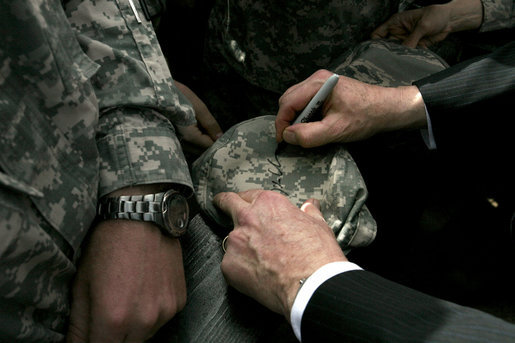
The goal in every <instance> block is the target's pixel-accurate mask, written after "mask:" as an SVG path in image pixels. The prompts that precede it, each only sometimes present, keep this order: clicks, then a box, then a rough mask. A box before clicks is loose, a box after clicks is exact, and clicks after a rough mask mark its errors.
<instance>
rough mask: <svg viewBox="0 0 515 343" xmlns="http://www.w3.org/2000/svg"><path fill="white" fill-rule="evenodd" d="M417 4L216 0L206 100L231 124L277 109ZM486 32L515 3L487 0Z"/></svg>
mask: <svg viewBox="0 0 515 343" xmlns="http://www.w3.org/2000/svg"><path fill="white" fill-rule="evenodd" d="M410 2H412V1H407V0H405V1H397V0H389V1H378V0H368V1H356V0H346V1H319V0H303V1H281V2H280V4H278V3H277V2H274V1H272V0H268V1H267V0H261V1H251V0H216V1H215V4H214V7H213V10H212V12H211V16H210V19H209V30H208V35H207V42H206V51H205V67H206V68H205V69H206V70H205V71H204V75H205V76H206V79H207V81H206V86H205V88H206V89H205V94H203V97H204V99H205V101H206V102H207V103H208V106H209V107H210V109H211V111H212V112H213V114H214V115H215V117H217V119H219V121H220V122H221V125H222V126H223V127H224V128H225V129H227V128H228V127H230V126H232V125H234V124H235V123H237V122H239V121H241V120H244V119H248V118H250V117H254V116H258V115H266V114H275V112H276V109H277V100H278V98H279V96H280V95H281V94H282V93H283V92H284V91H285V90H286V89H287V88H288V87H290V86H292V85H293V84H295V83H298V82H300V81H302V80H304V79H305V78H306V77H308V76H309V75H311V74H312V73H313V72H314V71H316V70H317V69H320V68H328V66H329V65H330V64H332V65H334V62H335V59H337V58H338V57H339V56H340V55H342V54H343V53H346V52H347V51H348V50H349V49H350V48H351V47H353V46H355V45H356V44H357V43H361V42H363V41H364V40H367V39H369V38H370V34H371V33H372V31H373V30H374V29H375V28H376V27H377V26H379V25H380V24H381V23H382V22H384V21H385V20H386V19H388V18H389V17H390V16H391V15H392V14H394V13H396V12H398V11H399V10H402V9H403V8H405V7H407V6H408V5H409V3H410ZM483 3H484V8H485V22H484V24H483V27H482V29H481V30H493V29H497V28H502V27H507V26H508V25H509V23H510V21H513V15H511V16H510V13H513V1H512V0H483Z"/></svg>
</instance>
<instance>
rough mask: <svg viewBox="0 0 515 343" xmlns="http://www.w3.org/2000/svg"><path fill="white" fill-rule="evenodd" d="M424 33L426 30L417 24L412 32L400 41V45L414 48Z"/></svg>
mask: <svg viewBox="0 0 515 343" xmlns="http://www.w3.org/2000/svg"><path fill="white" fill-rule="evenodd" d="M425 35H426V31H425V30H424V29H422V28H421V27H420V25H417V26H416V27H415V29H414V30H413V32H411V34H410V35H409V36H408V37H406V39H405V40H404V41H403V42H402V45H405V46H407V47H410V48H416V47H417V45H418V42H419V41H420V39H422V37H424V36H425Z"/></svg>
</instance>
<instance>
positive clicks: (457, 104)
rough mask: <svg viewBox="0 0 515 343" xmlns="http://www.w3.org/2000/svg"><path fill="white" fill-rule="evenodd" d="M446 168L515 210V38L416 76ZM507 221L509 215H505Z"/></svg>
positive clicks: (508, 208)
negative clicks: (479, 54) (471, 57)
mask: <svg viewBox="0 0 515 343" xmlns="http://www.w3.org/2000/svg"><path fill="white" fill-rule="evenodd" d="M415 85H417V86H418V87H419V90H420V92H421V94H422V97H423V99H424V102H425V104H426V107H427V110H428V113H429V116H430V118H431V124H432V128H433V134H434V138H435V141H436V146H437V147H438V151H439V152H440V155H441V156H442V157H443V158H444V159H446V160H447V163H448V165H449V171H450V172H452V173H455V174H457V175H458V176H459V177H460V178H461V179H462V181H463V182H465V183H467V184H470V185H471V187H474V188H476V189H477V190H479V191H480V192H481V193H482V194H483V195H484V196H487V197H494V198H496V199H500V200H502V202H503V206H504V207H505V208H506V211H507V213H508V216H511V215H512V214H513V212H514V210H515V203H514V202H515V198H514V197H513V194H515V180H514V178H513V175H515V167H514V166H513V163H512V161H513V155H514V148H515V135H514V130H513V125H512V124H511V122H512V121H513V113H514V109H513V104H514V102H513V100H514V99H515V42H511V43H509V44H507V45H505V46H504V47H502V48H499V49H497V50H496V51H495V52H493V53H492V54H490V55H487V56H486V57H480V58H476V59H474V60H471V61H467V62H465V63H463V64H459V65H456V66H454V67H452V68H449V69H446V70H444V71H442V72H440V73H437V74H434V75H432V76H430V77H427V78H425V79H422V80H420V81H417V82H415ZM507 221H509V218H508V219H507Z"/></svg>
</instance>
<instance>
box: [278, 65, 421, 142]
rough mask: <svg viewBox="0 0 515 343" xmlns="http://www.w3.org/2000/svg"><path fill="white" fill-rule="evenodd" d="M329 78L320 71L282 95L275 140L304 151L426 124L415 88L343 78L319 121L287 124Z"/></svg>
mask: <svg viewBox="0 0 515 343" xmlns="http://www.w3.org/2000/svg"><path fill="white" fill-rule="evenodd" d="M330 75H332V73H331V72H329V71H327V70H319V71H317V72H315V73H314V74H313V75H311V76H310V77H309V78H307V79H306V80H304V81H303V82H301V83H299V84H297V85H294V86H292V87H290V88H289V89H288V90H287V91H286V92H285V93H284V94H283V95H282V96H281V98H280V100H279V111H278V113H277V118H276V120H275V127H276V139H277V141H279V142H280V141H282V140H283V139H284V140H285V141H286V142H288V143H290V144H295V145H300V146H302V147H306V148H309V147H316V146H321V145H325V144H328V143H336V142H352V141H357V140H362V139H365V138H368V137H370V136H372V135H374V134H376V133H378V132H382V131H389V130H395V129H400V128H407V127H411V128H416V127H423V126H424V125H425V123H426V119H425V111H424V105H423V101H422V97H421V96H420V93H419V92H418V89H417V88H416V87H415V86H410V87H397V88H391V87H380V86H374V85H369V84H366V83H363V82H360V81H357V80H354V79H351V78H348V77H344V76H340V78H339V80H338V83H337V84H336V86H335V87H334V89H333V91H332V93H331V95H330V96H329V97H328V98H327V100H326V101H325V103H324V105H323V109H322V115H323V119H322V120H321V121H314V122H310V123H300V124H295V125H290V123H291V122H292V121H293V120H294V119H295V117H296V116H297V115H298V113H299V112H300V111H301V110H302V109H303V108H304V107H305V106H306V104H307V103H308V102H309V100H310V99H311V98H312V97H313V96H314V94H315V93H316V92H317V91H318V89H319V88H320V87H321V86H322V84H323V83H324V81H325V80H327V78H328V77H329V76H330Z"/></svg>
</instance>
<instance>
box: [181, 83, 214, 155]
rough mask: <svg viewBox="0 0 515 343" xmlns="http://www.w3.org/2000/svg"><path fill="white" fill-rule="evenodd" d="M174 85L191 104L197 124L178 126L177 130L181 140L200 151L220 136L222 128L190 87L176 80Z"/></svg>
mask: <svg viewBox="0 0 515 343" xmlns="http://www.w3.org/2000/svg"><path fill="white" fill-rule="evenodd" d="M176 86H177V88H178V89H179V90H180V91H181V93H182V94H184V95H185V96H186V97H187V98H188V100H189V101H190V102H191V104H192V105H193V110H194V111H195V117H196V118H197V124H195V125H190V126H178V127H177V130H178V131H179V135H180V136H181V137H182V138H183V141H185V142H187V143H190V144H191V145H193V146H194V147H196V149H195V150H197V151H198V152H201V151H203V150H205V149H207V148H209V147H210V146H211V145H212V144H213V143H214V141H216V140H217V139H218V138H220V136H222V133H223V132H222V129H221V128H220V125H219V124H218V122H217V121H216V119H215V118H214V117H213V115H212V114H211V112H210V111H209V109H208V108H207V106H206V104H204V102H203V101H202V100H201V99H200V98H199V97H198V96H197V95H196V94H195V93H194V92H193V91H192V90H191V89H189V88H188V87H187V86H185V85H183V84H182V83H180V82H177V81H176ZM204 132H205V133H204Z"/></svg>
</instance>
